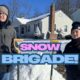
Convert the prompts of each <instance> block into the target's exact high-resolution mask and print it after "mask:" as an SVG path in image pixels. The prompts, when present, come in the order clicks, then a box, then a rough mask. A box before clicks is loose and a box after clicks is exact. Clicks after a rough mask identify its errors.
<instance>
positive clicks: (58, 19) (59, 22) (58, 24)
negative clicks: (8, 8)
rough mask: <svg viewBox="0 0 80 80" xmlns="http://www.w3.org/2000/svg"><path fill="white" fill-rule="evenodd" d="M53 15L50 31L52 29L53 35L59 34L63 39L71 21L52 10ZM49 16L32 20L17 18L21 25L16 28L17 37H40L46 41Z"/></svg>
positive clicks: (68, 30)
mask: <svg viewBox="0 0 80 80" xmlns="http://www.w3.org/2000/svg"><path fill="white" fill-rule="evenodd" d="M53 13H55V16H52V17H55V22H54V28H51V29H54V33H55V34H61V35H62V36H63V37H64V36H66V35H69V34H70V33H71V25H72V22H73V21H72V20H71V19H70V18H69V17H68V16H67V15H66V14H65V13H64V12H63V11H61V10H58V11H54V10H53ZM50 14H51V13H46V14H43V15H40V16H38V17H35V18H32V19H25V18H17V20H18V21H19V22H20V23H21V24H22V25H20V27H16V30H17V34H18V36H20V37H25V38H27V37H33V36H34V35H42V36H43V38H44V39H47V33H50V30H49V29H50V24H51V23H50ZM36 28H37V29H36ZM36 30H38V31H36Z"/></svg>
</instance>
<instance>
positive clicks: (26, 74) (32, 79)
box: [3, 65, 65, 80]
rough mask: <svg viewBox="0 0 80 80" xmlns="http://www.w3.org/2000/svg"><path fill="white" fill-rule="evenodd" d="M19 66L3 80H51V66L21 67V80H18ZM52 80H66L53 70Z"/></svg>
mask: <svg viewBox="0 0 80 80" xmlns="http://www.w3.org/2000/svg"><path fill="white" fill-rule="evenodd" d="M17 76H18V75H17V66H14V69H13V71H12V72H9V73H7V74H5V76H4V78H3V80H50V77H51V65H21V66H19V79H17ZM51 78H52V80H65V79H64V78H63V77H62V75H61V74H60V73H58V72H57V71H56V70H55V69H54V68H53V74H52V77H51Z"/></svg>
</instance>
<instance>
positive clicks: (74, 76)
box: [66, 65, 80, 80]
mask: <svg viewBox="0 0 80 80" xmlns="http://www.w3.org/2000/svg"><path fill="white" fill-rule="evenodd" d="M66 75H67V79H66V80H80V70H79V69H78V66H77V65H68V66H66Z"/></svg>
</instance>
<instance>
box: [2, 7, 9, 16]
mask: <svg viewBox="0 0 80 80" xmlns="http://www.w3.org/2000/svg"><path fill="white" fill-rule="evenodd" d="M0 13H5V14H6V15H8V14H9V10H8V8H7V6H5V5H0Z"/></svg>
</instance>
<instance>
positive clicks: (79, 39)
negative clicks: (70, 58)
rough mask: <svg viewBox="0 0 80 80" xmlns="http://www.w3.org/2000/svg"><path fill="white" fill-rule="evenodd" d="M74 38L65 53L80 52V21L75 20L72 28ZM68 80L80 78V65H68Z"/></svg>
mask: <svg viewBox="0 0 80 80" xmlns="http://www.w3.org/2000/svg"><path fill="white" fill-rule="evenodd" d="M71 36H72V40H71V42H70V43H68V44H67V45H66V47H65V50H64V53H67V54H68V53H69V54H70V53H72V54H76V53H80V22H73V24H72V29H71ZM65 67H66V74H67V79H66V80H80V68H79V65H66V66H65Z"/></svg>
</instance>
